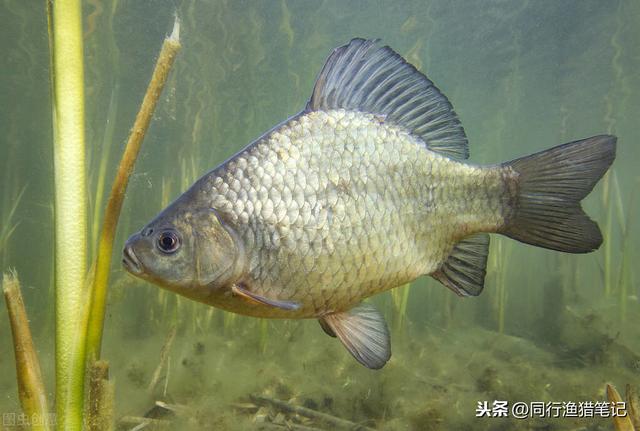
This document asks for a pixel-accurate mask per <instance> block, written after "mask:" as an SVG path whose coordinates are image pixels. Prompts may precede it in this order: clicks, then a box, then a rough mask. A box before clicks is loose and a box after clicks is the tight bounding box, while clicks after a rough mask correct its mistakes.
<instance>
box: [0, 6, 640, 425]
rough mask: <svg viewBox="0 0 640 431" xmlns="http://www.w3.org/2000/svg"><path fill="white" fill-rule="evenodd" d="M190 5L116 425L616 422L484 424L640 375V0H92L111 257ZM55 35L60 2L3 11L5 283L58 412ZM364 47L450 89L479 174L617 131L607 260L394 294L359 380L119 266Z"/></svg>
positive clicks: (126, 318)
mask: <svg viewBox="0 0 640 431" xmlns="http://www.w3.org/2000/svg"><path fill="white" fill-rule="evenodd" d="M174 5H175V7H177V11H178V15H179V16H180V18H181V20H182V35H181V36H182V45H183V48H182V51H181V52H180V54H179V57H178V59H177V62H176V65H175V68H174V70H173V72H172V74H171V77H170V78H169V82H168V84H167V88H166V89H165V92H164V93H163V96H162V100H161V103H160V105H159V107H158V110H157V112H156V115H155V117H154V120H153V123H152V125H151V129H150V131H149V133H148V135H147V138H146V140H145V142H144V145H143V149H142V153H141V156H140V159H139V161H138V163H137V165H136V170H135V173H134V175H133V177H132V180H131V183H130V186H129V189H128V192H127V197H126V200H125V204H124V209H123V214H122V217H121V220H120V224H119V229H118V236H117V241H116V249H117V250H116V254H115V256H114V264H113V267H112V274H111V289H110V293H109V304H108V310H107V321H106V332H105V345H104V348H103V356H104V357H105V359H107V360H108V361H109V362H110V367H111V376H112V377H113V379H114V381H115V387H116V410H117V417H116V419H117V421H118V423H119V425H118V426H119V427H122V429H132V428H134V427H135V426H136V425H135V423H132V422H128V423H127V425H125V424H124V422H123V421H122V420H121V419H122V418H123V417H124V416H143V415H144V414H145V413H146V412H148V411H149V410H150V409H151V407H152V406H153V405H154V402H155V401H156V400H162V401H165V402H169V403H174V404H179V405H183V406H186V407H187V409H188V410H187V412H186V413H181V414H179V415H177V416H175V415H174V416H171V415H168V416H165V417H164V419H168V420H172V421H173V422H172V423H171V425H169V429H216V430H218V429H229V430H235V429H238V430H247V429H262V428H263V429H270V430H271V429H274V430H275V429H287V428H285V427H282V426H280V425H281V424H283V423H285V422H286V421H289V422H290V423H297V424H301V423H302V424H305V425H306V426H308V427H315V429H334V428H333V427H332V426H329V425H327V424H326V423H325V424H323V423H321V422H319V421H305V420H303V419H302V417H301V416H295V415H291V414H288V413H287V414H283V413H280V414H278V409H275V408H262V409H258V408H257V406H254V404H253V402H252V401H251V400H250V395H252V394H253V395H263V396H268V397H271V398H276V399H280V400H284V401H286V402H289V403H291V404H293V405H299V406H306V407H308V408H312V409H315V410H318V411H321V412H325V413H328V414H331V415H332V416H335V417H338V418H342V419H345V420H350V421H353V422H355V423H358V424H363V425H366V426H368V427H371V428H374V429H383V430H438V429H442V430H447V429H451V430H463V429H465V430H466V429H469V430H472V429H473V430H475V429H479V430H484V429H486V430H489V429H505V430H506V429H509V430H515V429H548V430H578V429H584V430H587V429H589V430H600V429H602V430H605V429H613V426H612V422H611V420H610V419H602V418H540V417H534V418H529V419H522V420H518V419H515V418H513V417H509V418H489V419H488V418H482V419H478V418H476V408H477V406H478V401H488V403H489V406H491V404H492V402H493V401H494V400H508V401H509V402H510V403H514V402H520V401H521V402H525V403H530V402H532V401H543V402H563V401H564V402H575V403H579V402H597V401H603V400H605V399H606V398H605V393H604V388H605V383H606V382H611V383H613V384H614V385H616V386H617V387H618V388H619V389H620V390H623V388H624V386H625V385H626V384H635V385H638V384H639V383H640V341H639V340H640V337H639V335H640V329H638V328H640V304H639V302H638V301H639V300H638V295H639V291H638V289H639V285H638V283H639V282H640V281H639V277H640V275H639V273H638V269H637V265H636V262H637V261H638V258H639V257H640V255H639V250H638V239H639V237H640V231H639V230H638V224H637V223H636V221H637V220H638V215H639V214H638V209H639V206H640V196H638V189H639V186H640V181H639V180H640V176H639V174H638V171H637V166H638V163H639V162H640V147H639V145H638V141H639V138H640V136H639V135H638V133H637V131H636V130H637V129H636V127H637V118H638V115H639V114H640V75H638V73H637V71H638V70H640V48H638V46H640V3H639V2H637V1H635V0H619V1H614V0H611V1H596V0H585V1H568V0H558V1H552V0H540V1H515V0H514V1H506V0H503V1H477V2H471V1H461V0H460V1H444V0H442V1H417V0H412V1H393V2H392V1H377V2H374V1H350V2H341V1H292V0H278V1H275V0H274V1H264V2H250V1H196V0H193V1H189V0H184V1H175V2H162V1H151V0H149V1H135V2H134V1H117V0H113V1H109V0H104V1H102V0H92V1H87V2H86V3H85V4H84V14H85V19H84V29H85V40H84V42H85V58H86V101H87V119H86V126H87V143H88V156H89V157H88V169H89V172H90V174H89V186H90V192H89V197H88V198H89V203H90V211H89V217H90V219H89V226H90V228H91V230H90V235H89V236H90V239H91V242H92V244H94V245H95V239H96V236H97V226H99V222H100V219H99V216H100V214H101V211H102V208H103V206H104V203H105V192H104V190H108V189H109V187H110V183H111V180H112V178H113V174H114V172H115V167H116V166H117V161H118V160H119V157H120V154H121V152H122V149H123V146H124V142H125V141H126V138H127V134H128V131H129V128H130V127H131V124H132V122H133V118H134V116H135V113H136V111H137V108H138V106H139V103H140V101H141V98H142V95H143V94H144V90H145V88H146V84H147V81H148V78H149V75H150V73H151V71H152V68H153V65H154V62H155V55H156V53H157V52H158V50H159V47H160V44H161V42H162V38H163V37H164V36H165V34H167V33H168V32H169V31H170V28H171V24H172V20H173V13H174ZM46 25H47V24H46V14H45V8H44V2H22V1H18V0H5V1H3V2H2V3H0V47H1V49H0V54H1V62H0V130H1V131H2V133H0V168H1V169H0V235H1V236H0V263H1V264H2V266H1V267H0V269H2V270H7V269H9V268H15V269H16V270H17V271H18V273H19V274H20V277H21V279H22V282H23V292H24V296H25V302H26V305H27V311H28V313H29V316H30V318H31V325H32V331H33V333H34V336H35V341H36V344H37V347H38V350H39V354H40V361H41V365H42V368H43V373H44V375H45V380H46V384H47V388H48V389H49V390H50V392H51V394H50V399H53V326H54V324H53V321H54V320H53V286H52V280H53V274H52V259H53V258H52V250H53V235H52V231H53V218H52V211H53V210H52V202H53V185H52V181H53V165H52V148H53V146H52V136H51V135H52V134H51V129H52V126H51V113H50V102H49V72H48V62H49V53H48V42H47V30H46ZM352 37H366V38H370V37H377V38H381V39H382V40H383V42H384V43H386V44H389V45H390V46H392V47H393V48H394V49H396V50H397V51H398V52H399V53H401V54H402V55H403V56H405V57H406V58H407V59H408V61H410V62H411V63H413V64H414V65H416V67H418V68H419V69H420V70H422V71H423V72H425V73H426V74H427V76H429V77H430V78H431V79H432V80H433V81H434V82H435V83H436V85H437V86H438V87H439V88H440V89H441V90H442V91H443V92H444V93H445V94H446V95H447V96H448V97H449V99H450V100H451V102H452V103H453V105H454V107H455V109H456V111H457V112H458V114H459V116H460V118H461V120H462V123H463V125H464V127H465V130H466V133H467V135H468V137H469V141H470V149H471V160H472V161H474V162H478V163H493V162H499V161H504V160H508V159H512V158H515V157H517V156H521V155H524V154H528V153H532V152H535V151H539V150H542V149H545V148H548V147H551V146H553V145H556V144H560V143H563V142H567V141H572V140H576V139H579V138H583V137H587V136H591V135H596V134H601V133H612V134H615V135H617V136H618V138H619V139H618V158H617V160H616V162H615V164H614V167H613V169H612V171H611V173H610V174H609V175H608V176H607V177H606V179H605V180H603V181H601V182H600V183H599V185H598V186H597V187H596V189H595V190H594V192H593V193H592V194H591V196H590V197H589V198H588V199H587V200H586V202H585V207H586V209H587V211H588V212H589V214H590V215H591V216H592V217H593V218H595V219H596V220H597V221H598V222H599V224H600V227H601V229H602V231H603V234H604V236H605V243H604V244H603V246H602V247H601V248H600V250H598V251H597V252H595V253H592V254H588V255H563V254H561V253H556V252H552V251H546V250H541V249H535V248H533V247H530V246H527V245H524V244H520V243H516V242H515V241H511V240H508V239H503V238H498V237H494V238H493V239H492V249H491V254H490V261H489V268H488V275H487V282H486V289H485V291H484V292H483V294H482V295H481V296H480V297H478V298H467V299H460V298H458V297H456V296H455V295H453V294H452V293H451V292H450V291H448V290H447V289H446V288H444V287H443V286H441V285H440V284H439V283H437V282H436V281H434V280H432V279H426V278H425V279H420V280H418V281H417V282H415V283H414V284H412V285H411V287H409V288H406V287H405V288H402V289H397V290H396V291H394V292H393V293H385V294H381V295H379V296H377V297H376V298H375V299H374V302H375V303H376V304H377V305H378V306H379V307H380V308H381V310H382V311H383V314H384V315H385V316H386V317H387V320H388V321H389V323H390V326H391V332H392V343H393V344H392V345H393V357H392V359H391V361H390V363H389V364H388V365H387V366H386V367H385V368H384V369H382V370H381V371H370V370H367V369H365V368H363V367H361V366H360V365H359V364H357V363H356V362H355V361H354V360H353V359H352V358H351V357H350V356H349V355H348V354H347V353H346V351H344V349H343V348H342V347H341V346H340V345H339V343H337V342H335V341H334V340H333V339H330V338H329V337H327V336H326V335H325V334H324V333H323V332H322V331H321V330H320V328H319V327H318V325H317V323H316V322H314V321H266V320H259V319H253V318H246V317H242V316H235V315H230V314H227V313H224V312H222V311H219V310H215V309H213V308H210V307H208V306H205V305H201V304H196V303H193V302H190V301H188V300H186V299H183V298H178V297H177V296H175V295H174V294H171V293H167V292H164V291H161V290H159V289H158V288H156V287H154V286H152V285H149V284H146V283H143V282H141V281H138V280H135V279H133V278H132V277H130V276H129V275H127V274H126V273H125V272H124V271H123V269H122V268H121V266H120V263H119V260H120V259H119V249H120V248H121V245H122V243H123V242H124V240H125V239H126V237H127V236H128V235H129V234H130V233H131V232H134V231H135V230H137V229H139V228H140V227H141V226H142V225H143V224H144V223H145V222H146V221H148V220H149V219H150V217H151V216H153V215H155V214H156V213H157V212H158V211H159V210H160V209H161V208H162V207H164V205H165V204H166V203H167V202H169V201H170V200H172V199H173V198H174V197H176V196H177V195H178V194H179V193H180V192H181V191H183V190H184V189H185V188H186V187H187V186H188V185H190V184H191V183H192V181H194V180H195V179H196V178H198V177H199V176H200V175H202V174H203V173H204V172H206V171H207V170H208V169H210V168H212V167H214V166H215V165H217V164H218V163H220V162H222V161H223V160H225V159H226V158H228V157H229V156H231V155H232V154H234V153H235V152H236V151H238V150H239V149H240V148H242V147H243V146H244V145H245V144H247V143H248V142H250V141H251V140H252V139H253V138H255V137H257V136H259V135H260V134H261V133H262V132H263V131H265V130H267V129H269V128H270V127H271V126H272V125H274V124H276V123H277V122H279V121H281V120H283V119H285V118H286V117H288V116H290V115H292V114H294V113H296V112H297V111H299V110H300V109H301V108H302V107H303V106H304V104H305V103H306V100H307V98H308V97H309V95H310V91H311V88H312V85H313V81H314V78H315V76H316V73H317V72H318V71H319V69H320V67H321V66H322V63H323V61H324V59H325V57H326V56H327V55H328V53H329V52H330V50H331V49H332V48H333V47H335V46H338V45H341V44H343V43H345V42H347V41H348V40H349V39H351V38H352ZM101 177H102V178H103V179H104V180H105V181H104V184H105V185H104V186H103V185H101V184H103V183H102V182H101V181H100V179H101ZM103 187H104V189H103ZM14 208H15V211H13V209H14ZM403 304H404V305H403ZM7 322H8V320H7V316H6V311H5V310H4V308H3V309H2V310H1V311H0V339H1V340H2V341H3V342H2V343H0V395H1V397H0V412H2V413H3V421H5V423H4V428H6V429H9V430H10V429H14V427H17V425H13V424H11V423H10V422H6V420H9V421H11V414H14V413H15V412H19V411H20V406H19V401H18V396H17V385H16V380H15V368H14V367H15V366H14V360H13V352H12V345H11V342H10V340H11V338H10V331H9V327H8V323H7ZM173 327H175V328H176V331H177V332H176V334H177V335H176V337H175V339H174V341H173V343H172V344H171V346H170V348H169V349H168V350H167V351H168V354H167V356H166V361H165V364H164V367H163V368H162V369H161V371H160V372H159V374H158V376H159V378H158V379H157V384H156V385H155V386H154V387H152V388H150V387H149V386H150V382H151V381H152V379H153V377H154V373H155V372H156V368H157V367H158V365H159V362H160V352H161V349H162V346H163V344H164V342H165V339H166V337H167V334H169V333H170V332H171V328H173ZM510 416H512V415H511V414H510ZM279 424H280V425H279ZM0 428H2V427H0ZM294 429H295V428H294Z"/></svg>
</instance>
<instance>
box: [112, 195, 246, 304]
mask: <svg viewBox="0 0 640 431" xmlns="http://www.w3.org/2000/svg"><path fill="white" fill-rule="evenodd" d="M187 207H188V206H187ZM242 256H243V247H242V244H241V241H240V239H239V237H238V235H237V234H236V232H235V231H234V230H233V229H232V228H231V227H230V226H229V225H228V223H226V222H225V221H224V219H223V218H222V217H220V215H219V214H218V212H217V211H216V210H215V209H213V208H202V209H198V210H191V209H189V208H187V209H185V208H183V207H181V206H180V205H172V206H170V207H168V208H167V209H165V210H164V211H163V212H162V213H160V215H158V216H157V217H156V218H155V219H154V220H152V221H151V222H150V223H149V224H148V225H147V226H145V227H144V228H143V229H142V230H141V231H140V232H138V233H135V234H133V235H132V236H131V237H130V238H129V239H128V240H127V242H126V244H125V246H124V251H123V260H122V262H123V265H124V267H125V269H126V270H127V271H129V272H130V273H131V274H133V275H135V276H137V277H140V278H142V279H145V280H147V281H150V282H152V283H155V284H157V285H159V286H161V287H164V288H166V289H169V290H172V291H174V292H176V293H179V294H182V295H185V296H187V297H191V298H193V299H199V300H206V298H207V296H208V295H210V294H211V293H212V291H215V290H219V289H222V288H224V287H227V286H229V285H230V284H232V283H233V281H235V279H237V278H238V276H239V274H240V273H241V272H242V269H243V266H244V264H243V262H244V259H243V258H242Z"/></svg>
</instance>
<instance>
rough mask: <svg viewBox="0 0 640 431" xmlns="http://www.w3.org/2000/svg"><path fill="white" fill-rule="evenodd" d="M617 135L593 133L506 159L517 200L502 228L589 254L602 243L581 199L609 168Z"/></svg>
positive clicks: (528, 239) (526, 239)
mask: <svg viewBox="0 0 640 431" xmlns="http://www.w3.org/2000/svg"><path fill="white" fill-rule="evenodd" d="M615 156H616V137H615V136H611V135H601V136H594V137H592V138H587V139H583V140H581V141H575V142H570V143H568V144H564V145H560V146H557V147H554V148H551V149H549V150H546V151H542V152H540V153H536V154H532V155H530V156H526V157H522V158H520V159H516V160H513V161H511V162H507V163H505V164H504V165H505V166H506V167H508V168H510V169H512V170H513V172H514V173H515V174H516V175H514V177H515V190H516V194H515V199H514V202H513V206H512V208H510V211H509V213H510V215H509V216H508V217H507V219H506V220H505V224H504V226H503V227H502V228H501V229H500V231H499V232H500V233H502V234H504V235H507V236H509V237H511V238H513V239H517V240H518V241H522V242H525V243H528V244H532V245H535V246H538V247H544V248H549V249H552V250H558V251H564V252H567V253H588V252H590V251H593V250H596V249H597V248H598V247H600V244H601V243H602V234H601V233H600V229H599V228H598V225H597V224H596V223H595V222H594V221H593V220H591V219H590V218H589V217H588V216H587V215H586V214H585V213H584V211H583V210H582V207H581V206H580V201H581V200H582V199H583V198H584V197H585V196H587V195H588V194H589V192H591V190H592V189H593V186H595V184H596V183H597V182H598V180H599V179H600V178H602V176H603V175H604V173H605V172H606V171H607V169H609V166H611V163H612V162H613V159H614V158H615Z"/></svg>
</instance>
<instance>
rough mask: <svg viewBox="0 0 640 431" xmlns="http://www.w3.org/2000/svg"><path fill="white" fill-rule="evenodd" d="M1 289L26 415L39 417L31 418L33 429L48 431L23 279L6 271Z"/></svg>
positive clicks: (44, 401)
mask: <svg viewBox="0 0 640 431" xmlns="http://www.w3.org/2000/svg"><path fill="white" fill-rule="evenodd" d="M2 290H3V292H4V299H5V302H6V304H7V310H8V313H9V322H10V324H11V332H12V334H13V346H14V353H15V358H16V374H17V377H18V395H19V398H20V404H21V405H22V410H23V412H24V413H25V414H26V415H27V417H29V418H32V419H37V420H33V421H32V427H31V429H32V430H35V431H39V430H43V431H48V430H49V429H50V425H51V423H50V421H49V403H48V402H47V392H46V390H45V388H44V384H43V383H42V374H41V372H40V363H39V362H38V355H37V354H36V350H35V347H34V345H33V339H32V337H31V330H30V328H29V319H28V318H27V312H26V311H25V308H24V302H23V300H22V294H21V293H20V281H19V280H18V275H17V274H16V273H15V272H9V273H8V274H4V276H3V278H2Z"/></svg>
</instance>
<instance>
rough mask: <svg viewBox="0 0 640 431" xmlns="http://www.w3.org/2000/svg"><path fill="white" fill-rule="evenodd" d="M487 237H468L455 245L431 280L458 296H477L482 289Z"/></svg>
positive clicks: (486, 254) (487, 246) (485, 266)
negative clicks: (436, 281)
mask: <svg viewBox="0 0 640 431" xmlns="http://www.w3.org/2000/svg"><path fill="white" fill-rule="evenodd" d="M488 255H489V235H488V234H486V233H481V234H476V235H472V236H469V237H467V238H465V239H463V240H462V241H460V242H459V243H457V244H456V245H455V246H454V247H453V250H451V254H450V255H449V258H448V259H447V260H446V261H445V262H444V263H443V264H442V266H441V267H440V269H438V271H436V272H435V273H433V274H432V276H433V278H435V279H436V280H438V281H439V282H440V283H442V284H444V285H445V286H447V287H448V288H449V289H451V290H453V291H454V292H455V293H457V294H458V295H460V296H478V295H479V294H480V292H482V288H483V287H484V276H485V275H486V273H487V256H488Z"/></svg>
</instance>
